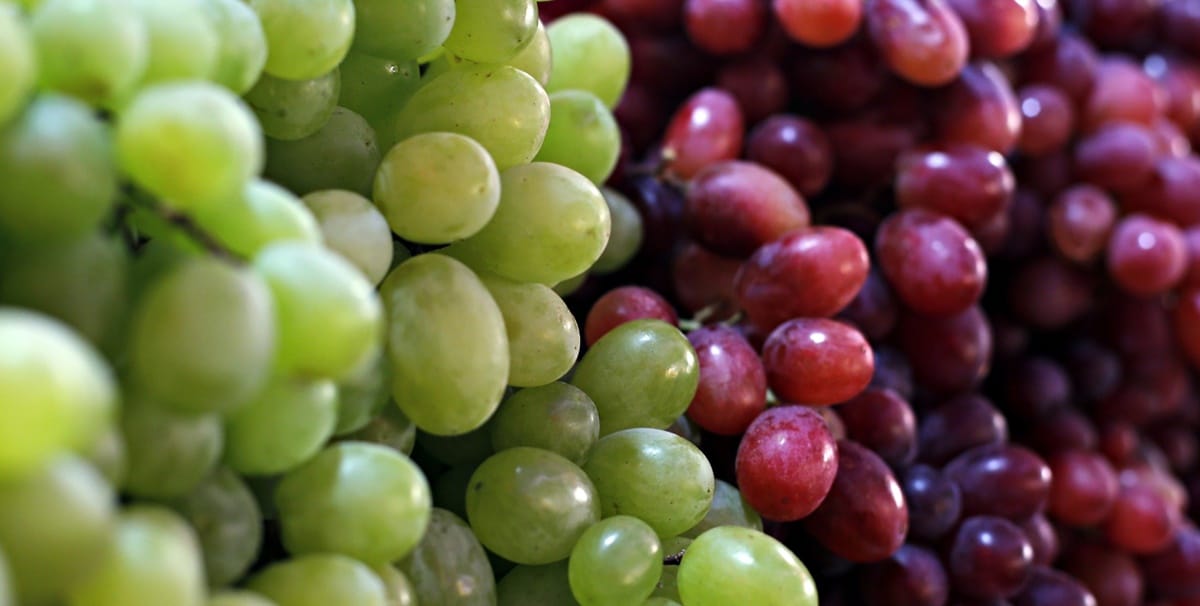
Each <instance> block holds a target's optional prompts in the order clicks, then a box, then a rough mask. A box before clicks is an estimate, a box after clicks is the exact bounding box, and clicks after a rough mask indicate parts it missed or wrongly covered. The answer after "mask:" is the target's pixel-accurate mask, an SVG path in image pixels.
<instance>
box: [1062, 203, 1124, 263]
mask: <svg viewBox="0 0 1200 606" xmlns="http://www.w3.org/2000/svg"><path fill="white" fill-rule="evenodd" d="M1047 220H1048V222H1049V225H1048V226H1047V229H1048V230H1049V236H1050V240H1051V243H1053V244H1054V247H1055V249H1056V250H1057V251H1058V252H1059V254H1061V255H1062V256H1064V257H1066V258H1068V259H1070V260H1072V261H1079V262H1084V263H1086V262H1088V261H1091V260H1092V259H1095V258H1096V256H1097V255H1098V254H1100V252H1101V251H1103V250H1104V248H1105V245H1107V244H1108V240H1109V235H1110V234H1111V233H1112V228H1113V224H1114V223H1116V220H1117V206H1116V203H1115V202H1114V201H1113V199H1112V198H1111V197H1109V195H1108V194H1106V193H1105V192H1104V190H1101V189H1100V188H1098V187H1094V186H1092V185H1076V186H1074V187H1072V188H1070V189H1067V190H1065V191H1063V192H1062V193H1060V194H1059V195H1058V196H1057V197H1055V198H1054V201H1053V202H1051V204H1050V209H1049V211H1048V212H1047Z"/></svg>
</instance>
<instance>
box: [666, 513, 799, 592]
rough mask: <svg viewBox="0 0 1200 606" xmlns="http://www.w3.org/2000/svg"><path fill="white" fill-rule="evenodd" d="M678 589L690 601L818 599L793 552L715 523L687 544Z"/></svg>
mask: <svg viewBox="0 0 1200 606" xmlns="http://www.w3.org/2000/svg"><path fill="white" fill-rule="evenodd" d="M679 593H680V595H681V596H683V602H684V603H686V604H688V606H721V605H724V604H739V603H748V604H756V605H761V606H783V605H785V604H787V605H789V606H816V604H817V588H816V585H815V584H814V583H813V579H812V576H810V575H809V572H808V569H806V568H805V567H804V564H802V563H801V562H800V560H798V559H797V558H796V556H795V555H793V554H792V552H790V551H788V549H787V548H786V547H784V546H783V545H782V544H781V543H779V542H778V541H776V540H775V539H773V538H771V537H769V536H767V535H765V534H762V533H761V532H758V531H756V530H751V529H749V528H738V527H736V526H723V527H720V528H714V529H712V530H710V531H708V532H706V533H704V534H702V535H700V536H699V537H697V538H696V540H695V541H693V542H692V544H691V545H689V546H688V549H687V553H686V554H685V555H684V556H683V561H682V562H681V563H680V564H679Z"/></svg>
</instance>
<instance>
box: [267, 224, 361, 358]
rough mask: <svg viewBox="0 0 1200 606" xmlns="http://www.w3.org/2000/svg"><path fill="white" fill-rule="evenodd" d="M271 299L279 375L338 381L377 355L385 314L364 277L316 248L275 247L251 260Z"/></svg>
mask: <svg viewBox="0 0 1200 606" xmlns="http://www.w3.org/2000/svg"><path fill="white" fill-rule="evenodd" d="M254 268H255V269H256V270H257V271H258V273H259V274H260V275H262V276H263V278H264V279H265V280H266V282H267V285H268V286H269V287H270V288H271V294H272V295H274V299H275V309H276V316H277V317H278V319H279V347H278V350H277V352H278V353H277V356H276V362H277V366H278V367H279V369H281V370H284V371H288V372H298V373H301V374H308V375H312V376H324V377H329V378H331V379H334V380H335V381H336V380H340V379H344V378H347V377H350V376H352V375H353V374H354V372H355V371H356V370H357V369H361V368H362V367H363V366H364V365H365V364H368V363H370V361H371V360H372V359H374V356H376V355H379V351H380V347H381V337H382V333H383V309H382V307H381V306H380V301H379V297H378V296H376V294H375V289H374V288H373V287H372V286H371V283H370V282H367V280H366V278H364V277H363V275H362V273H360V272H359V271H358V269H356V268H355V267H354V266H353V265H351V264H350V263H349V262H348V261H345V260H344V259H342V258H341V257H339V256H338V255H337V254H336V253H334V252H332V251H330V250H328V249H326V248H324V247H322V246H317V245H314V244H308V243H301V242H278V243H275V244H272V245H270V246H268V247H267V248H265V249H263V250H262V251H261V252H259V253H258V256H256V257H255V258H254Z"/></svg>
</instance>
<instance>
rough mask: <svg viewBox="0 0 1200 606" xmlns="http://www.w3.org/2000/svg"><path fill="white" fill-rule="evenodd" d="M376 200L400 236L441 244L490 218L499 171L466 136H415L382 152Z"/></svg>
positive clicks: (467, 233) (497, 197) (480, 226)
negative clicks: (384, 152)
mask: <svg viewBox="0 0 1200 606" xmlns="http://www.w3.org/2000/svg"><path fill="white" fill-rule="evenodd" d="M375 203H376V204H378V205H379V208H380V210H382V211H383V214H384V216H385V217H387V222H388V225H389V226H391V228H392V231H394V232H396V233H397V234H399V235H400V237H402V238H405V239H406V240H411V241H413V242H423V243H427V244H445V243H447V242H453V241H455V240H461V239H463V238H466V237H468V236H471V235H473V234H475V233H477V232H478V231H479V230H480V229H483V226H484V225H486V224H487V222H488V221H490V220H491V218H492V215H494V214H495V212H496V206H497V205H498V204H499V203H500V173H499V172H498V171H497V170H496V164H495V162H493V161H492V157H491V156H489V155H488V152H487V150H486V149H484V148H483V146H482V145H480V144H479V143H477V142H475V141H474V140H472V139H471V138H470V137H466V136H463V135H459V134H456V133H424V134H420V135H415V136H412V137H409V138H407V139H405V140H403V141H401V142H400V143H397V144H396V145H395V146H393V147H392V148H391V149H390V150H388V152H387V154H385V155H384V156H383V161H382V162H380V164H379V172H377V173H376V174H375Z"/></svg>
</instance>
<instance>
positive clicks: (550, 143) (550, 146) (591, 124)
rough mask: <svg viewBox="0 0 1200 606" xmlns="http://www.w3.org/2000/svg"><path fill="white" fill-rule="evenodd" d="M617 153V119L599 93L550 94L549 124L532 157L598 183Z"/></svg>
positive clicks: (580, 91) (582, 91) (615, 158)
mask: <svg viewBox="0 0 1200 606" xmlns="http://www.w3.org/2000/svg"><path fill="white" fill-rule="evenodd" d="M620 153H621V132H620V130H619V129H618V127H617V120H616V118H614V117H613V115H612V111H610V110H609V109H608V108H607V107H605V106H604V103H603V102H602V101H600V98H599V97H597V96H596V95H594V94H592V93H590V92H588V91H584V90H564V91H558V92H555V93H552V94H551V95H550V127H549V128H548V129H547V130H546V139H545V140H544V141H542V149H541V150H540V151H538V155H537V158H535V159H536V160H538V161H542V162H554V163H556V164H561V165H563V166H566V167H567V168H571V169H574V170H576V171H579V173H580V174H582V175H583V176H585V177H587V178H588V179H591V180H592V182H593V183H595V184H597V185H599V184H602V183H604V181H605V180H607V179H608V176H609V175H611V174H612V171H613V168H615V167H616V166H617V156H618V155H619V154H620Z"/></svg>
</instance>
